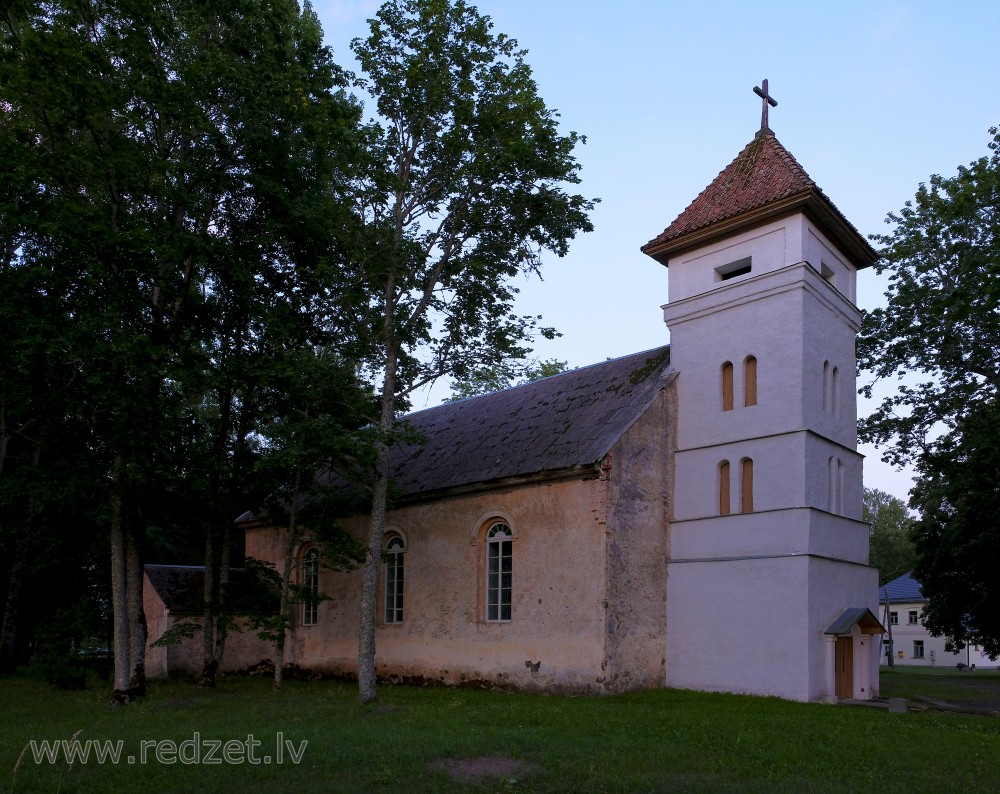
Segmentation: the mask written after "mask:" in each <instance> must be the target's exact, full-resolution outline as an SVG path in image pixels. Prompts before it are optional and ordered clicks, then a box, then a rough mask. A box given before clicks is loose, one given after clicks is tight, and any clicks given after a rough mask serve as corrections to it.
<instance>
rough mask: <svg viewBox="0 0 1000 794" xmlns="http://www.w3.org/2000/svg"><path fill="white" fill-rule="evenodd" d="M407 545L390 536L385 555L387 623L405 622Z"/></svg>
mask: <svg viewBox="0 0 1000 794" xmlns="http://www.w3.org/2000/svg"><path fill="white" fill-rule="evenodd" d="M405 551H406V544H405V543H404V542H403V538H402V537H400V536H399V535H398V534H396V533H392V534H391V535H389V537H388V540H387V542H386V544H385V548H384V549H383V554H384V555H385V622H386V623H402V622H403V581H404V576H403V575H404V565H405V558H404V553H405Z"/></svg>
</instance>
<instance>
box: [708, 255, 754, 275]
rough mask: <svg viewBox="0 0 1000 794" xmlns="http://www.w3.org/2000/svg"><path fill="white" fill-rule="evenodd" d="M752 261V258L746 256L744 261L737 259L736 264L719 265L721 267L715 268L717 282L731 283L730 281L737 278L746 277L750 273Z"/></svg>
mask: <svg viewBox="0 0 1000 794" xmlns="http://www.w3.org/2000/svg"><path fill="white" fill-rule="evenodd" d="M750 260H751V257H749V256H746V257H743V259H737V260H736V261H735V262H729V263H728V264H725V265H719V267H717V268H715V280H716V281H729V279H731V278H736V277H737V276H745V275H746V274H747V273H749V272H750Z"/></svg>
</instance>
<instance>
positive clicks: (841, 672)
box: [836, 637, 854, 698]
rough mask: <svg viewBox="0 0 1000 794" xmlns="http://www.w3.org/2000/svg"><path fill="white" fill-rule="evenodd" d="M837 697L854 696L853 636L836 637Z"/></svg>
mask: <svg viewBox="0 0 1000 794" xmlns="http://www.w3.org/2000/svg"><path fill="white" fill-rule="evenodd" d="M836 665H837V679H836V688H837V697H838V698H853V697H854V638H853V637H837V651H836Z"/></svg>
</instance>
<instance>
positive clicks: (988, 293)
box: [858, 128, 1000, 464]
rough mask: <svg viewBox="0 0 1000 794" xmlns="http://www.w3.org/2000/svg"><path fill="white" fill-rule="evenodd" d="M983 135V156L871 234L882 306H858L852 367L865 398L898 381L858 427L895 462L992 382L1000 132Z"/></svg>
mask: <svg viewBox="0 0 1000 794" xmlns="http://www.w3.org/2000/svg"><path fill="white" fill-rule="evenodd" d="M990 134H991V136H992V141H991V142H990V144H989V147H990V149H991V150H993V153H992V154H991V155H990V156H988V157H982V158H980V159H979V160H976V161H975V162H973V163H971V164H970V165H969V166H968V167H967V168H965V167H959V169H958V173H957V174H956V175H955V176H953V177H941V176H938V175H935V176H932V177H931V178H930V180H929V184H921V185H920V187H919V189H918V190H917V194H916V196H915V198H914V199H913V201H908V202H906V205H905V207H904V208H903V209H902V210H901V211H900V212H899V213H890V214H889V216H888V218H887V219H886V222H887V223H890V224H893V225H894V226H893V230H892V232H891V233H890V234H886V235H879V236H877V237H875V240H876V241H877V242H878V243H879V244H881V246H882V249H881V252H880V254H881V256H880V259H879V261H878V262H877V263H876V264H875V270H876V272H878V273H888V274H889V289H888V291H887V292H886V298H887V299H888V304H887V306H886V307H885V308H880V309H875V310H873V311H871V312H867V313H865V316H864V322H863V325H862V329H861V334H860V336H859V337H858V369H859V371H860V372H864V371H867V372H870V373H871V374H872V375H873V376H874V379H873V381H872V382H871V383H869V384H868V385H867V386H866V387H865V388H864V389H863V390H862V391H863V392H864V394H865V395H866V396H871V394H872V387H873V386H874V384H875V383H877V382H879V381H882V380H892V381H899V386H898V389H897V391H896V393H895V394H893V395H890V396H888V397H886V398H885V399H884V400H883V401H882V403H881V405H880V406H879V408H878V409H877V410H876V411H874V412H873V413H872V414H871V415H870V416H869V417H867V418H866V419H863V420H862V421H861V422H860V425H859V431H860V435H861V437H862V439H863V440H865V441H868V442H870V443H874V444H876V445H878V446H880V447H883V451H884V454H885V456H886V459H887V460H889V461H890V462H892V463H895V464H903V463H908V462H913V461H915V460H916V459H918V458H919V456H920V455H922V454H924V453H925V452H928V451H932V450H933V449H934V445H935V438H936V437H938V435H939V434H940V433H941V432H944V433H949V432H952V431H954V430H955V428H956V427H957V425H958V423H959V422H960V420H961V419H962V418H963V417H964V416H965V415H966V412H967V410H968V408H969V407H970V406H975V405H982V404H985V403H988V402H990V401H992V400H994V399H995V398H996V397H997V393H998V388H1000V133H998V131H997V129H995V128H994V129H992V130H990ZM918 374H919V382H917V383H911V382H910V380H909V377H908V376H915V375H918ZM904 378H907V379H906V380H903V379H904ZM890 443H891V444H892V446H891V447H886V445H888V444H890Z"/></svg>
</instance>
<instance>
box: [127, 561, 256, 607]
mask: <svg viewBox="0 0 1000 794" xmlns="http://www.w3.org/2000/svg"><path fill="white" fill-rule="evenodd" d="M143 569H144V570H145V572H146V576H148V577H149V583H150V584H151V585H152V586H153V589H154V590H155V591H156V594H157V595H158V596H159V597H160V600H161V601H162V602H163V604H164V606H165V607H166V608H167V609H168V610H169V611H170V612H173V613H175V614H184V615H194V614H201V613H202V612H203V611H204V608H205V601H204V595H203V594H204V592H205V567H204V566H203V565H145V566H143ZM258 585H259V582H258V581H257V579H256V576H255V574H254V572H253V571H252V570H250V569H248V568H230V569H229V584H228V588H229V589H228V590H227V591H226V592H227V594H228V595H227V598H228V600H229V603H230V604H231V605H233V606H234V607H235V608H240V607H246V606H247V605H249V604H250V603H251V602H253V601H254V600H255V598H256V596H255V591H256V590H257V587H258Z"/></svg>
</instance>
